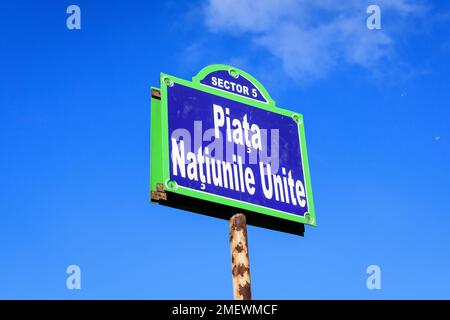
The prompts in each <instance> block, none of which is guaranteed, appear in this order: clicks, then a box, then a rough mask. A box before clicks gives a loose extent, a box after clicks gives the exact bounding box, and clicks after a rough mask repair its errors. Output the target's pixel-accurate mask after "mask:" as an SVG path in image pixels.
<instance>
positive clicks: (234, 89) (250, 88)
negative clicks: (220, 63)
mask: <svg viewBox="0 0 450 320" xmlns="http://www.w3.org/2000/svg"><path fill="white" fill-rule="evenodd" d="M200 83H201V84H203V85H206V86H209V87H213V88H216V89H219V90H222V91H226V92H230V93H232V94H236V95H239V96H243V97H246V98H248V99H252V100H256V101H260V102H263V103H267V102H268V101H267V98H266V97H264V94H263V93H262V92H261V91H260V90H259V88H258V87H257V86H256V85H255V84H254V83H252V82H251V81H250V80H249V79H247V78H246V77H245V76H244V75H242V74H238V73H237V72H234V71H233V70H232V69H231V70H217V71H214V72H211V73H209V74H208V75H206V77H205V78H204V79H202V80H201V81H200Z"/></svg>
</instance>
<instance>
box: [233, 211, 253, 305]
mask: <svg viewBox="0 0 450 320" xmlns="http://www.w3.org/2000/svg"><path fill="white" fill-rule="evenodd" d="M230 247H231V267H232V274H233V296H234V300H251V299H252V293H251V290H250V265H249V261H248V243H247V221H246V219H245V215H244V214H242V213H237V214H235V215H234V216H232V217H231V219H230Z"/></svg>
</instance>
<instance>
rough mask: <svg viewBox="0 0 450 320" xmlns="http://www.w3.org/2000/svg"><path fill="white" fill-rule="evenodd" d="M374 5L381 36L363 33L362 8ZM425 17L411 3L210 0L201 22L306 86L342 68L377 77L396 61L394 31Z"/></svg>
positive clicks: (403, 0) (405, 0)
mask: <svg viewBox="0 0 450 320" xmlns="http://www.w3.org/2000/svg"><path fill="white" fill-rule="evenodd" d="M372 3H373V4H377V5H379V6H380V7H381V13H382V30H368V29H367V28H366V19H367V13H366V8H367V6H368V5H369V4H372ZM424 11H425V7H424V6H423V5H421V4H419V3H417V2H413V1H412V0H411V1H408V0H378V1H374V2H367V1H361V0H348V1H335V0H314V1H311V0H297V1H294V0H266V1H255V0H209V1H208V4H207V5H206V7H205V16H206V24H207V26H208V28H209V30H210V31H211V32H226V33H230V34H233V35H235V36H244V37H249V38H250V43H251V44H253V45H256V46H260V47H262V48H264V49H265V50H267V51H268V52H269V53H270V54H271V55H273V56H274V57H276V58H277V59H279V60H280V61H281V64H282V66H283V70H284V71H285V72H286V73H287V74H288V75H289V76H291V77H292V78H294V79H297V80H308V79H314V78H320V77H323V76H324V75H326V74H327V73H328V72H329V71H330V70H332V69H333V68H334V67H335V66H336V65H338V64H341V63H348V64H352V65H358V66H361V67H363V68H367V69H370V70H373V71H376V69H377V68H378V67H379V64H380V63H381V62H382V61H389V60H391V59H393V58H394V57H395V56H396V53H395V41H394V39H395V36H396V35H397V34H398V33H399V32H401V31H402V30H398V27H396V28H395V29H394V28H392V25H396V26H400V25H402V23H401V22H402V21H406V20H407V19H409V18H410V17H416V16H419V15H421V14H423V12H424ZM385 14H388V16H389V18H390V21H391V22H390V24H387V25H389V27H386V26H385V22H386V21H385V20H383V17H384V16H385ZM392 19H395V20H392ZM392 21H395V23H392Z"/></svg>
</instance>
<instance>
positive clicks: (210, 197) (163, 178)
mask: <svg viewBox="0 0 450 320" xmlns="http://www.w3.org/2000/svg"><path fill="white" fill-rule="evenodd" d="M218 70H228V72H230V74H236V73H237V74H239V75H241V76H244V77H245V78H246V79H248V80H250V81H251V82H252V83H253V84H254V85H255V86H256V87H257V88H258V89H259V90H260V92H261V93H262V94H263V95H264V97H265V98H266V99H267V101H268V102H267V103H263V102H260V101H256V100H253V99H250V98H246V97H244V96H238V95H236V94H233V93H229V92H226V91H222V90H220V89H216V88H214V87H209V86H206V85H204V84H202V83H201V80H202V79H204V78H205V76H207V75H208V74H210V73H211V72H214V71H218ZM173 83H178V84H181V85H183V86H186V87H189V88H193V89H196V90H200V91H203V92H207V93H210V94H213V95H216V96H220V97H223V98H226V99H230V100H234V101H238V102H241V103H244V104H246V105H250V106H253V107H255V108H260V109H264V110H267V111H270V112H273V113H278V114H281V115H284V116H289V117H292V118H293V119H294V121H295V122H297V124H298V132H299V137H300V147H301V156H302V162H303V172H304V179H305V189H306V199H307V203H308V210H309V211H308V213H307V214H305V216H304V217H303V216H299V215H294V214H292V213H287V212H282V211H278V210H275V209H271V208H267V207H262V206H258V205H254V204H252V203H247V202H242V201H238V200H234V199H230V198H225V197H222V196H217V195H215V194H211V193H206V192H202V191H200V190H193V189H187V188H183V187H182V186H177V185H176V183H174V182H172V181H170V178H169V177H170V170H169V161H170V150H169V138H170V137H169V132H168V105H167V87H168V86H170V85H172V84H173ZM160 85H161V89H160V97H157V96H155V95H152V99H151V162H150V163H151V165H150V172H151V174H150V190H151V200H152V201H153V202H159V203H161V204H164V201H165V200H167V197H170V195H171V194H173V195H180V196H184V197H188V198H191V199H198V200H203V201H207V202H210V203H214V204H217V205H223V206H226V207H228V208H236V210H235V211H236V212H239V209H241V210H245V211H247V212H254V213H258V214H262V215H266V216H270V217H273V218H276V219H282V220H287V221H290V222H294V223H301V224H307V225H312V226H316V225H317V223H316V215H315V210H314V201H313V197H312V187H311V177H310V171H309V163H308V154H307V148H306V139H305V128H304V122H303V116H302V115H301V114H299V113H297V112H294V111H290V110H286V109H281V108H278V107H277V106H276V104H275V101H273V100H272V99H271V97H270V95H269V94H268V92H267V90H266V89H265V88H264V87H263V86H262V85H261V84H260V83H259V81H258V80H256V79H255V78H254V77H252V76H251V75H250V74H248V73H246V72H245V71H242V70H240V69H237V68H234V67H231V66H226V65H220V64H215V65H210V66H207V67H205V68H203V69H202V70H201V71H200V72H199V73H198V74H197V75H196V76H195V77H193V79H192V82H191V81H187V80H183V79H180V78H177V77H174V76H171V75H167V74H164V73H161V76H160ZM155 91H158V89H157V88H152V92H155ZM174 206H176V205H174ZM194 209H195V208H194ZM193 211H195V210H193ZM276 219H275V220H273V221H276ZM275 229H277V228H276V227H275Z"/></svg>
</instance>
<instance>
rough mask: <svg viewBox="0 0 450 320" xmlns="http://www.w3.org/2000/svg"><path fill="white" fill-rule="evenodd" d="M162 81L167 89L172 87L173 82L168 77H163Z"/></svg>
mask: <svg viewBox="0 0 450 320" xmlns="http://www.w3.org/2000/svg"><path fill="white" fill-rule="evenodd" d="M163 81H164V83H165V84H166V85H167V86H168V87H171V86H173V80H172V79H170V78H169V77H164V78H163Z"/></svg>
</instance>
